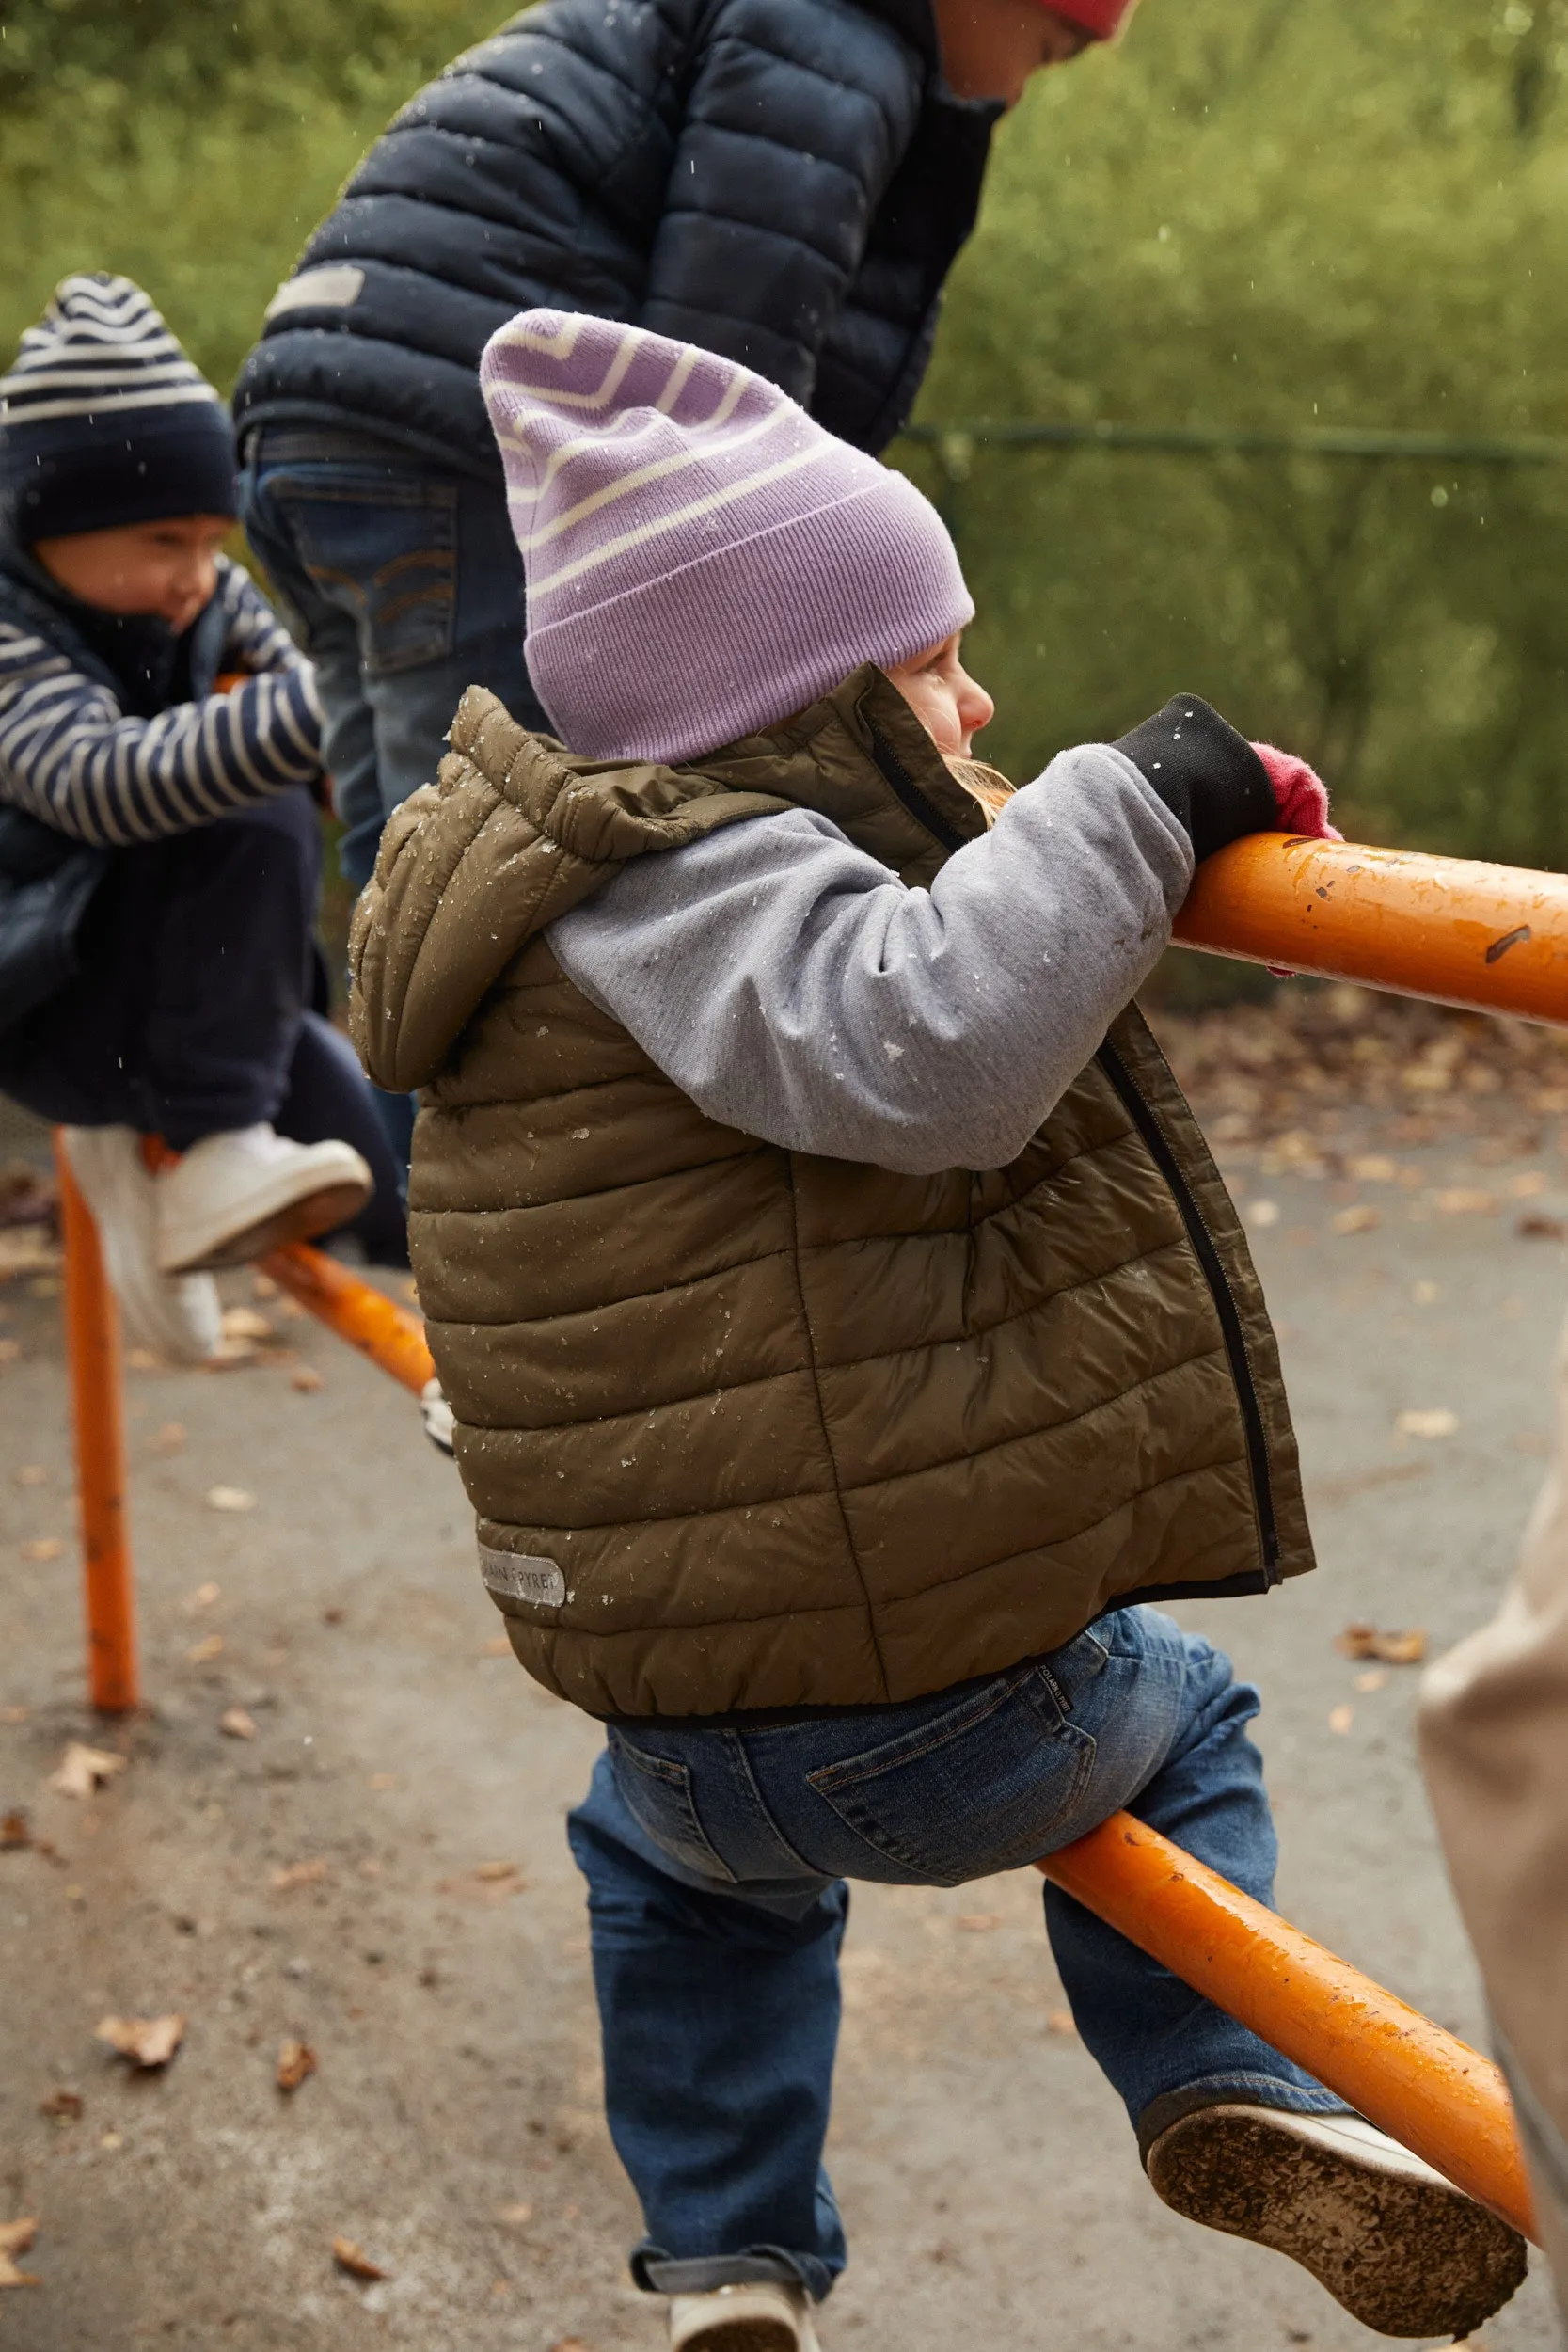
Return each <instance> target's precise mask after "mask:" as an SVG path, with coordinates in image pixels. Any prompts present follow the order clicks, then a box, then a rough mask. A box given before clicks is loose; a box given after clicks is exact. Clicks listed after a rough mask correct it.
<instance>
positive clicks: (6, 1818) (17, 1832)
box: [0, 1805, 33, 1853]
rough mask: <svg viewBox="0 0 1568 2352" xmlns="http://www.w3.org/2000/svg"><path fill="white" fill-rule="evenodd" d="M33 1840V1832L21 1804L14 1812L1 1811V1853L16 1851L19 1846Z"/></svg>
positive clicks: (26, 1844) (28, 1844) (28, 1843)
mask: <svg viewBox="0 0 1568 2352" xmlns="http://www.w3.org/2000/svg"><path fill="white" fill-rule="evenodd" d="M32 1842H33V1833H32V1831H31V1829H29V1827H28V1826H27V1816H26V1814H25V1813H24V1812H23V1810H22V1808H21V1807H20V1805H19V1806H18V1807H17V1808H16V1810H15V1811H14V1812H11V1813H0V1853H14V1852H15V1851H16V1850H17V1848H18V1847H20V1846H30V1845H31V1844H32Z"/></svg>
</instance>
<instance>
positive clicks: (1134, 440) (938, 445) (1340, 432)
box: [901, 419, 1568, 481]
mask: <svg viewBox="0 0 1568 2352" xmlns="http://www.w3.org/2000/svg"><path fill="white" fill-rule="evenodd" d="M901 437H902V438H903V439H904V440H906V441H912V442H914V443H916V444H917V445H918V446H920V447H922V448H925V449H929V450H930V451H931V452H932V453H933V454H934V455H935V457H936V459H937V462H938V464H939V465H940V466H941V467H942V470H943V472H944V473H946V474H948V475H949V476H950V477H951V478H952V479H954V480H956V481H962V480H963V479H964V478H965V476H966V475H967V474H968V472H969V469H970V467H971V466H972V464H973V463H974V458H975V456H976V455H977V454H978V453H980V452H981V451H982V450H985V449H988V448H996V449H1101V450H1129V451H1143V452H1146V453H1152V454H1155V455H1165V456H1175V457H1214V456H1231V455H1239V456H1244V457H1349V458H1374V459H1382V460H1385V461H1395V462H1397V461H1400V460H1404V461H1406V462H1409V463H1416V464H1425V465H1445V464H1447V465H1456V466H1461V465H1463V466H1561V465H1568V440H1558V439H1554V438H1553V437H1550V436H1548V435H1545V434H1538V435H1530V436H1528V437H1518V438H1513V439H1510V438H1507V437H1484V436H1479V435H1468V434H1454V433H1396V432H1384V431H1382V430H1380V429H1377V428H1373V427H1362V426H1351V425H1305V426H1299V427H1297V428H1295V429H1294V430H1291V431H1283V430H1280V429H1278V428H1276V427H1271V426H1264V425H1256V426H1255V425H1209V424H1121V423H1116V422H1113V421H1107V420H1102V419H1095V420H1091V421H1087V422H1069V421H1060V422H1053V423H1043V422H1030V421H997V422H994V423H993V422H990V421H986V420H985V419H976V420H975V421H973V422H958V423H953V424H910V425H906V426H905V427H904V430H903V434H902V436H901Z"/></svg>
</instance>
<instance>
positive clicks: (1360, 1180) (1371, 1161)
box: [1346, 1152, 1400, 1184]
mask: <svg viewBox="0 0 1568 2352" xmlns="http://www.w3.org/2000/svg"><path fill="white" fill-rule="evenodd" d="M1346 1168H1347V1172H1348V1173H1349V1174H1350V1175H1352V1176H1354V1179H1355V1181H1356V1183H1357V1184H1398V1183H1399V1180H1400V1164H1399V1162H1398V1160H1391V1159H1389V1158H1387V1157H1386V1154H1385V1153H1383V1152H1359V1153H1357V1155H1356V1156H1355V1158H1354V1159H1352V1160H1349V1161H1347V1163H1346Z"/></svg>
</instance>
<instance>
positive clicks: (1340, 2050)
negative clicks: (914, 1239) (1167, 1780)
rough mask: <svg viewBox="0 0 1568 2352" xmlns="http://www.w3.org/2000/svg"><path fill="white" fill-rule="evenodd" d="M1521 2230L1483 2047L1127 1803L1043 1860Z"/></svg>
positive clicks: (1523, 2206) (1500, 2087)
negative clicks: (1140, 1817)
mask: <svg viewBox="0 0 1568 2352" xmlns="http://www.w3.org/2000/svg"><path fill="white" fill-rule="evenodd" d="M1037 1868H1039V1869H1040V1870H1041V1871H1043V1873H1044V1874H1045V1876H1046V1877H1047V1878H1048V1879H1051V1880H1053V1882H1054V1883H1055V1884H1056V1885H1058V1886H1060V1887H1062V1888H1063V1889H1064V1890H1065V1891H1066V1893H1068V1894H1069V1895H1071V1896H1074V1897H1075V1898H1076V1899H1077V1900H1078V1901H1079V1902H1081V1903H1082V1904H1083V1905H1084V1906H1085V1910H1088V1911H1092V1912H1093V1913H1094V1914H1095V1915H1096V1916H1097V1917H1098V1918H1101V1919H1104V1920H1105V1921H1107V1922H1108V1924H1109V1925H1110V1926H1111V1927H1113V1928H1116V1929H1117V1930H1119V1931H1120V1932H1121V1933H1122V1934H1123V1935H1125V1936H1126V1937H1127V1939H1128V1941H1129V1942H1130V1943H1132V1944H1136V1945H1137V1947H1139V1949H1140V1950H1141V1951H1145V1952H1148V1953H1150V1954H1152V1956H1153V1958H1154V1959H1156V1960H1158V1961H1161V1962H1163V1963H1164V1965H1165V1967H1167V1968H1168V1969H1170V1970H1171V1972H1172V1974H1173V1975H1175V1976H1178V1977H1180V1979H1181V1981H1182V1982H1183V1984H1190V1985H1191V1986H1192V1987H1193V1989H1194V1991H1195V1992H1197V1993H1202V1994H1206V1995H1207V1997H1208V1998H1209V1999H1210V2000H1212V2001H1213V2002H1214V2003H1216V2004H1217V2006H1218V2007H1219V2008H1221V2009H1223V2010H1227V2011H1228V2012H1229V2014H1230V2015H1231V2016H1232V2017H1238V2018H1240V2020H1241V2022H1242V2024H1243V2026H1250V2027H1251V2028H1252V2030H1253V2032H1254V2033H1256V2034H1259V2035H1260V2036H1261V2038H1262V2040H1263V2041H1265V2042H1269V2043H1270V2044H1271V2045H1272V2046H1273V2047H1274V2048H1275V2049H1276V2050H1280V2051H1283V2053H1284V2055H1285V2056H1286V2057H1287V2058H1294V2060H1295V2062H1296V2064H1297V2065H1298V2066H1305V2067H1306V2068H1307V2072H1308V2073H1309V2074H1315V2075H1316V2076H1317V2077H1318V2080H1319V2081H1320V2082H1323V2083H1326V2084H1327V2085H1328V2087H1329V2089H1330V2090H1337V2091H1338V2094H1339V2096H1340V2097H1341V2098H1342V2099H1345V2100H1348V2101H1349V2103H1350V2105H1351V2106H1354V2107H1355V2108H1357V2109H1358V2110H1359V2112H1360V2113H1361V2114H1363V2115H1365V2116H1366V2117H1368V2118H1369V2120H1370V2122H1373V2123H1375V2124H1376V2125H1377V2126H1378V2128H1379V2129H1380V2130H1381V2131H1385V2132H1387V2133H1388V2135H1389V2136H1390V2137H1391V2138H1394V2139H1397V2140H1398V2141H1399V2142H1400V2144H1401V2146H1402V2147H1404V2148H1410V2149H1413V2150H1414V2151H1415V2153H1416V2154H1417V2155H1418V2156H1424V2157H1425V2158H1426V2161H1427V2162H1428V2164H1431V2165H1433V2166H1435V2167H1436V2169H1437V2170H1438V2171H1439V2172H1441V2173H1443V2174H1444V2176H1445V2177H1446V2178H1447V2179H1449V2180H1450V2181H1452V2182H1454V2183H1455V2184H1456V2185H1457V2186H1458V2187H1460V2188H1462V2189H1465V2191H1466V2192H1467V2193H1468V2194H1469V2195H1470V2196H1471V2197H1474V2198H1476V2199H1477V2200H1478V2201H1480V2202H1481V2204H1483V2205H1489V2206H1490V2207H1491V2209H1492V2211H1493V2212H1494V2213H1498V2214H1501V2216H1502V2217H1503V2219H1504V2220H1505V2221H1511V2222H1512V2223H1513V2227H1514V2228H1515V2229H1516V2230H1520V2231H1522V2232H1523V2233H1524V2234H1525V2235H1526V2236H1527V2237H1530V2238H1534V2237H1535V2236H1536V2224H1535V2213H1534V2207H1533V2204H1532V2202H1531V2199H1530V2188H1529V2180H1528V2175H1527V2173H1526V2170H1525V2165H1524V2158H1523V2156H1522V2155H1521V2153H1520V2150H1519V2136H1518V2133H1517V2130H1516V2129H1515V2126H1514V2121H1513V2106H1512V2104H1511V2102H1510V2099H1509V2095H1508V2089H1507V2086H1506V2084H1505V2083H1504V2081H1503V2078H1502V2076H1501V2074H1499V2073H1498V2071H1497V2068H1496V2067H1495V2066H1494V2065H1493V2064H1492V2062H1491V2060H1490V2059H1488V2058H1482V2057H1481V2055H1480V2054H1479V2052H1477V2051H1475V2050H1472V2049H1470V2048H1468V2047H1467V2046H1466V2044H1465V2042H1460V2041H1458V2040H1456V2038H1455V2037H1454V2036H1453V2035H1452V2034H1450V2033H1445V2032H1444V2030H1443V2028H1442V2026H1434V2025H1433V2023H1432V2021H1431V2019H1430V2018H1427V2017H1423V2016H1422V2015H1421V2013H1420V2011H1419V2010H1414V2009H1411V2008H1410V2007H1409V2006H1408V2005H1407V2004H1406V2003H1405V2002H1403V2001H1401V2000H1397V1999H1396V1998H1395V1996H1394V1995H1393V1994H1391V1993H1386V1992H1385V1991H1384V1990H1383V1988H1382V1986H1381V1985H1376V1984H1374V1983H1373V1982H1372V1981H1371V1979H1370V1977H1364V1976H1362V1974H1361V1973H1360V1971H1359V1969H1355V1968H1353V1967H1352V1966H1351V1965H1350V1963H1349V1962H1348V1961H1343V1960H1338V1959H1336V1957H1335V1955H1334V1954H1333V1953H1332V1952H1330V1951H1328V1950H1326V1949H1325V1948H1324V1947H1323V1945H1322V1944H1316V1943H1314V1942H1313V1940H1312V1938H1311V1937H1310V1936H1309V1935H1303V1934H1302V1932H1301V1931H1300V1929H1299V1928H1292V1927H1291V1926H1290V1925H1289V1923H1288V1922H1287V1921H1286V1920H1284V1919H1281V1918H1279V1917H1278V1916H1277V1915H1276V1914H1275V1913H1274V1912H1272V1911H1270V1910H1269V1909H1268V1908H1267V1907H1266V1905H1264V1904H1262V1903H1259V1902H1255V1901H1254V1900H1253V1899H1252V1897H1251V1896H1250V1895H1243V1893H1242V1891H1241V1889H1240V1887H1236V1886H1232V1885H1231V1884H1230V1883H1229V1881H1228V1880H1227V1879H1223V1878H1221V1877H1220V1876H1219V1874H1218V1873H1217V1871H1214V1870H1211V1869H1209V1868H1208V1867H1206V1866H1205V1865H1204V1864H1203V1863H1201V1862H1198V1861H1196V1860H1195V1859H1194V1857H1193V1856H1192V1855H1191V1854H1189V1853H1183V1852H1182V1851H1181V1849H1180V1847H1179V1846H1173V1845H1172V1844H1171V1842H1170V1840H1169V1838H1167V1837H1162V1836H1161V1835H1160V1833H1159V1831H1158V1830H1153V1829H1148V1828H1146V1827H1145V1825H1144V1824H1143V1822H1141V1821H1135V1820H1133V1819H1132V1815H1131V1814H1130V1813H1114V1814H1113V1815H1112V1816H1111V1819H1110V1820H1108V1821H1105V1822H1103V1823H1102V1824H1101V1827H1100V1828H1099V1829H1097V1830H1091V1832H1090V1833H1089V1835H1088V1836H1087V1837H1080V1838H1079V1839H1078V1840H1077V1842H1076V1843H1075V1844H1073V1845H1070V1846H1064V1847H1063V1848H1062V1850H1061V1851H1060V1852H1059V1853H1053V1854H1049V1855H1047V1857H1046V1859H1045V1860H1044V1861H1043V1862H1041V1863H1039V1864H1038V1865H1037Z"/></svg>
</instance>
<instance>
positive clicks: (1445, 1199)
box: [1432, 1184, 1497, 1216]
mask: <svg viewBox="0 0 1568 2352" xmlns="http://www.w3.org/2000/svg"><path fill="white" fill-rule="evenodd" d="M1432 1199H1433V1206H1434V1207H1435V1208H1438V1209H1440V1210H1441V1211H1442V1213H1443V1215H1444V1216H1496V1215H1497V1194H1496V1193H1495V1192H1487V1191H1486V1190H1485V1189H1484V1187H1483V1186H1481V1185H1480V1184H1449V1185H1446V1186H1445V1187H1444V1189H1443V1190H1442V1191H1441V1192H1434V1193H1433V1196H1432Z"/></svg>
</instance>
